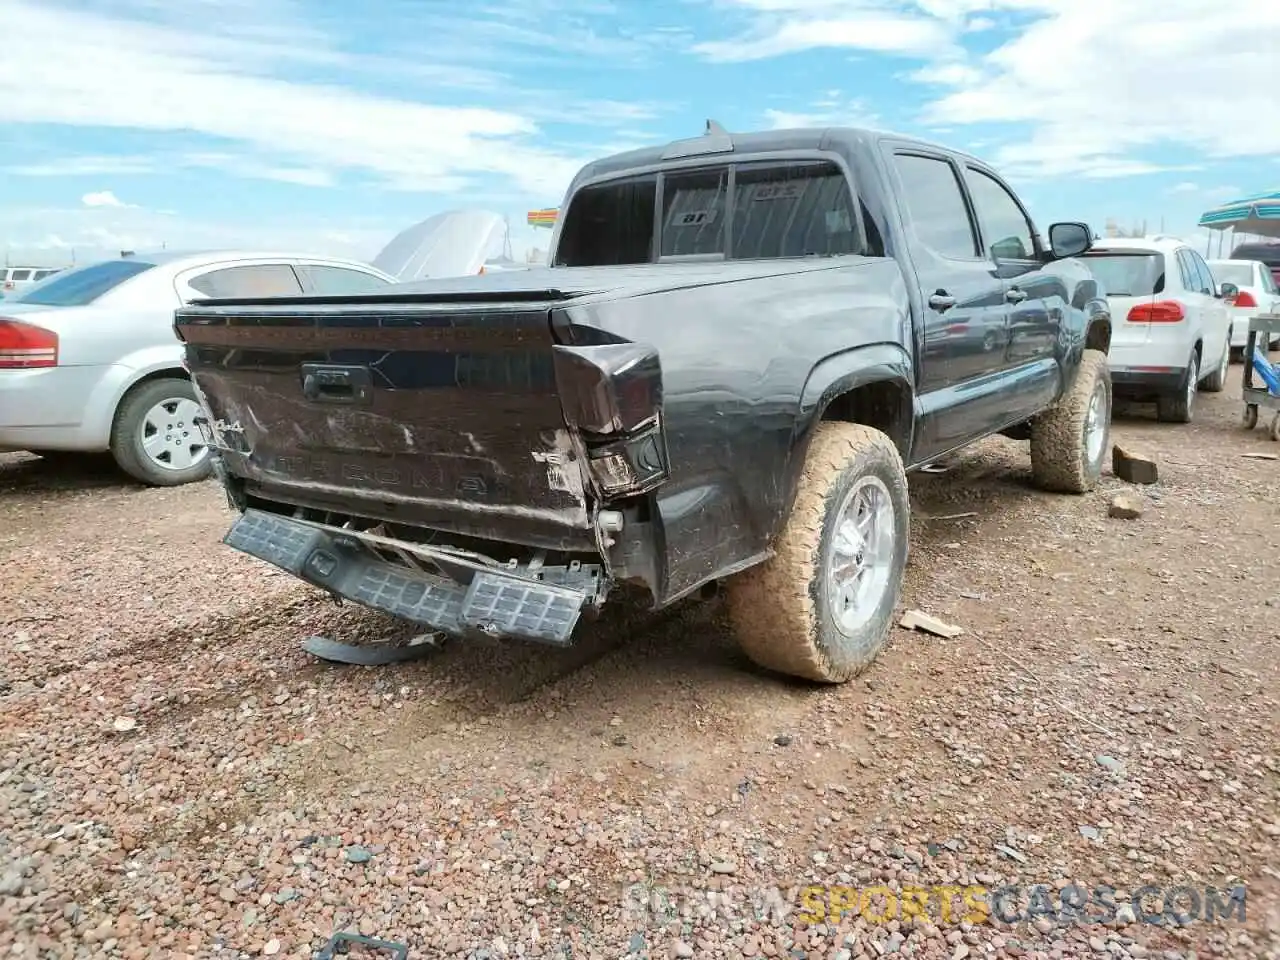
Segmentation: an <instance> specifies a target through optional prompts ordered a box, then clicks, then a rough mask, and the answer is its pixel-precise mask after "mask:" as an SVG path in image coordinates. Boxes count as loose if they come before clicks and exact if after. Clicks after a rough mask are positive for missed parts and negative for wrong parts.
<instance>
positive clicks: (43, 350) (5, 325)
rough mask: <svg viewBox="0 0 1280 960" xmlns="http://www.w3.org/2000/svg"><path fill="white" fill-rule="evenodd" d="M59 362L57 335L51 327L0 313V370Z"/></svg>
mask: <svg viewBox="0 0 1280 960" xmlns="http://www.w3.org/2000/svg"><path fill="white" fill-rule="evenodd" d="M57 365H58V335H57V334H56V333H54V332H53V331H52V330H46V329H45V328H44V327H37V326H36V325H35V324H33V323H22V322H20V321H18V320H13V319H10V318H8V317H0V370H32V369H38V368H42V367H56V366H57Z"/></svg>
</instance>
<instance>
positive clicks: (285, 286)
mask: <svg viewBox="0 0 1280 960" xmlns="http://www.w3.org/2000/svg"><path fill="white" fill-rule="evenodd" d="M188 282H189V284H190V286H191V289H193V290H198V291H199V292H200V293H203V294H204V295H205V296H206V297H287V296H290V295H296V294H300V293H302V287H301V285H300V284H299V283H298V278H297V276H296V275H295V274H294V272H293V268H292V267H290V266H289V265H288V264H287V263H263V264H257V265H254V266H244V267H225V268H223V269H222V270H211V271H210V272H209V273H206V274H202V275H201V276H198V277H196V278H195V279H194V280H191V281H188Z"/></svg>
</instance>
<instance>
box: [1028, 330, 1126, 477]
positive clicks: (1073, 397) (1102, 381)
mask: <svg viewBox="0 0 1280 960" xmlns="http://www.w3.org/2000/svg"><path fill="white" fill-rule="evenodd" d="M1110 435H1111V370H1110V368H1109V367H1108V366H1107V355H1106V354H1105V353H1103V352H1102V351H1101V350H1086V351H1084V355H1083V356H1082V357H1081V358H1080V370H1079V372H1077V373H1076V379H1075V382H1074V383H1073V384H1072V385H1071V389H1070V390H1069V391H1068V392H1067V393H1066V394H1065V395H1064V396H1063V397H1062V398H1061V399H1059V400H1058V402H1057V403H1056V404H1054V405H1053V406H1052V407H1051V408H1050V409H1048V410H1046V411H1045V412H1044V413H1042V414H1040V415H1039V416H1037V417H1036V418H1035V419H1034V420H1032V421H1031V476H1032V479H1033V480H1034V481H1035V484H1036V486H1038V487H1040V489H1042V490H1050V491H1053V492H1054V493H1088V492H1089V491H1090V490H1092V489H1093V488H1094V487H1096V486H1097V485H1098V478H1099V477H1101V476H1102V463H1103V461H1104V460H1105V459H1106V453H1107V439H1108V437H1109V436H1110Z"/></svg>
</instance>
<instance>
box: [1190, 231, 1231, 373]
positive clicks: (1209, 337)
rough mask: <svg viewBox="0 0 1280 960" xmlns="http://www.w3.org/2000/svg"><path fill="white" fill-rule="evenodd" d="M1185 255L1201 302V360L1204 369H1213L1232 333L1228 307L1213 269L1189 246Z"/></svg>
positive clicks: (1216, 366)
mask: <svg viewBox="0 0 1280 960" xmlns="http://www.w3.org/2000/svg"><path fill="white" fill-rule="evenodd" d="M1186 253H1187V257H1188V259H1189V260H1190V261H1191V267H1192V269H1193V270H1194V271H1195V276H1196V284H1197V291H1198V297H1199V301H1200V304H1201V311H1202V314H1201V317H1202V322H1203V323H1204V331H1203V336H1204V347H1203V357H1204V362H1203V363H1202V364H1201V365H1200V366H1201V369H1203V370H1216V369H1217V368H1218V363H1219V361H1220V360H1221V359H1222V351H1223V350H1228V349H1229V347H1228V346H1227V338H1228V337H1229V336H1230V333H1231V310H1230V308H1229V307H1228V306H1227V302H1226V301H1225V300H1223V299H1222V297H1220V296H1218V285H1217V283H1216V282H1215V281H1214V279H1213V271H1212V270H1210V269H1209V265H1208V264H1207V263H1205V262H1204V258H1203V257H1201V256H1200V254H1198V253H1196V252H1195V251H1194V250H1192V249H1191V248H1190V247H1188V248H1187V251H1186Z"/></svg>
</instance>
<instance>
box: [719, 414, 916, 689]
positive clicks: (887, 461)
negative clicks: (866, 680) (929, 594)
mask: <svg viewBox="0 0 1280 960" xmlns="http://www.w3.org/2000/svg"><path fill="white" fill-rule="evenodd" d="M910 520H911V502H910V500H909V498H908V496H907V476H906V471H905V470H904V469H903V465H902V458H901V457H900V456H899V455H898V450H897V448H896V447H895V446H894V445H893V441H892V440H890V439H889V438H888V437H887V436H886V435H885V434H883V433H881V432H880V431H879V430H874V429H872V428H871V427H865V426H861V425H859V424H852V423H836V422H825V423H820V424H818V426H817V428H816V431H815V433H814V436H813V439H812V440H811V442H810V444H809V450H808V453H807V455H806V457H805V464H804V472H803V474H802V475H801V478H800V484H799V487H798V489H797V491H796V499H795V503H794V504H793V505H792V509H791V514H790V516H789V517H788V519H787V522H786V525H785V527H784V528H783V530H782V533H781V535H780V536H779V537H778V540H777V543H776V544H775V547H774V555H773V556H772V557H771V558H769V559H768V560H766V561H765V562H764V563H761V564H759V565H758V566H755V567H752V568H751V569H750V570H747V571H745V572H743V573H741V574H738V576H736V577H734V578H732V579H731V580H729V582H728V583H727V584H726V587H727V591H726V592H727V594H728V605H729V614H730V618H731V620H732V622H733V628H734V633H735V634H736V635H737V638H738V642H739V644H740V645H741V646H742V649H743V650H744V652H745V653H746V654H747V656H749V657H750V658H751V659H752V660H754V661H755V662H756V663H757V664H759V665H760V666H762V667H764V668H766V669H769V670H774V671H777V672H778V673H784V674H789V675H791V676H794V677H801V678H804V679H806V680H815V681H818V682H821V683H843V682H845V681H847V680H849V679H850V678H852V677H854V676H856V675H857V674H859V673H861V672H862V671H863V670H864V669H866V668H867V667H868V666H869V665H870V664H871V663H872V662H873V661H874V660H875V658H876V656H877V655H878V654H879V653H880V650H881V649H882V648H883V647H884V644H885V642H886V640H887V639H888V636H889V630H890V629H891V627H892V618H893V611H894V608H895V607H896V606H897V603H898V598H899V596H900V595H901V593H902V574H903V569H904V568H905V567H906V563H907V544H908V535H909V531H910Z"/></svg>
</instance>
